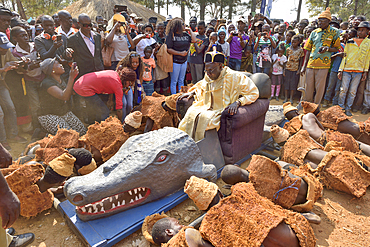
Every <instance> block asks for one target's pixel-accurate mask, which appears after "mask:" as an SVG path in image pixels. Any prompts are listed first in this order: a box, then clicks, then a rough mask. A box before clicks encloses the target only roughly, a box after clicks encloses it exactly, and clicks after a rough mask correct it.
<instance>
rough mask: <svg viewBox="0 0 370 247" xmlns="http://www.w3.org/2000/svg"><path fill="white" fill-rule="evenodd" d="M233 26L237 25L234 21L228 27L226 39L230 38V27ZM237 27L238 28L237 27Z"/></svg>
mask: <svg viewBox="0 0 370 247" xmlns="http://www.w3.org/2000/svg"><path fill="white" fill-rule="evenodd" d="M231 26H234V27H235V25H234V24H233V23H230V24H229V25H227V29H226V39H228V38H229V36H230V32H229V28H230V27H231ZM235 29H236V27H235Z"/></svg>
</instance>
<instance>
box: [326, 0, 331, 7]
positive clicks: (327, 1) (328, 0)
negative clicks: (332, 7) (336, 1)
mask: <svg viewBox="0 0 370 247" xmlns="http://www.w3.org/2000/svg"><path fill="white" fill-rule="evenodd" d="M329 3H330V0H326V4H325V9H326V8H327V7H329Z"/></svg>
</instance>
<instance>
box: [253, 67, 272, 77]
mask: <svg viewBox="0 0 370 247" xmlns="http://www.w3.org/2000/svg"><path fill="white" fill-rule="evenodd" d="M256 72H257V73H265V74H266V75H268V74H269V73H270V68H261V67H258V66H256Z"/></svg>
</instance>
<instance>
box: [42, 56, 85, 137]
mask: <svg viewBox="0 0 370 247" xmlns="http://www.w3.org/2000/svg"><path fill="white" fill-rule="evenodd" d="M74 65H75V64H74ZM74 65H72V68H71V71H70V73H69V78H68V82H67V83H66V81H65V80H64V78H63V77H61V75H62V74H64V72H65V71H64V68H63V66H62V65H61V64H60V63H59V62H58V61H57V60H56V59H55V58H47V59H45V60H44V61H42V62H41V64H40V68H41V70H42V72H43V73H44V74H45V75H46V76H47V77H46V78H45V79H44V80H43V81H42V82H41V86H40V91H39V97H40V109H39V111H38V120H39V122H40V124H41V126H42V127H43V128H44V129H45V130H46V131H47V132H48V133H50V134H52V135H55V134H56V133H57V131H58V128H64V129H73V130H75V131H77V132H78V133H80V135H81V136H82V135H84V134H86V128H85V126H84V125H83V123H82V122H81V120H80V119H78V118H77V117H76V116H75V115H74V114H73V113H72V112H71V110H70V99H71V95H72V91H73V90H72V88H73V83H74V80H75V78H76V76H77V75H78V68H77V67H74Z"/></svg>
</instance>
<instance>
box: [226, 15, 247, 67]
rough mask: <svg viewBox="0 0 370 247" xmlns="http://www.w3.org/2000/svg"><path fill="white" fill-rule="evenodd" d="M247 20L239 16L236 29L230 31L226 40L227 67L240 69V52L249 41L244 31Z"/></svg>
mask: <svg viewBox="0 0 370 247" xmlns="http://www.w3.org/2000/svg"><path fill="white" fill-rule="evenodd" d="M246 24H247V20H246V19H244V18H243V17H240V18H239V20H238V31H236V30H235V31H232V32H231V33H230V36H229V38H228V39H227V42H229V44H230V58H229V67H230V68H231V69H233V70H236V71H240V67H241V59H242V52H243V49H244V47H245V46H246V45H247V43H248V42H249V36H248V35H247V34H246V33H245V32H244V28H245V26H246Z"/></svg>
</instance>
